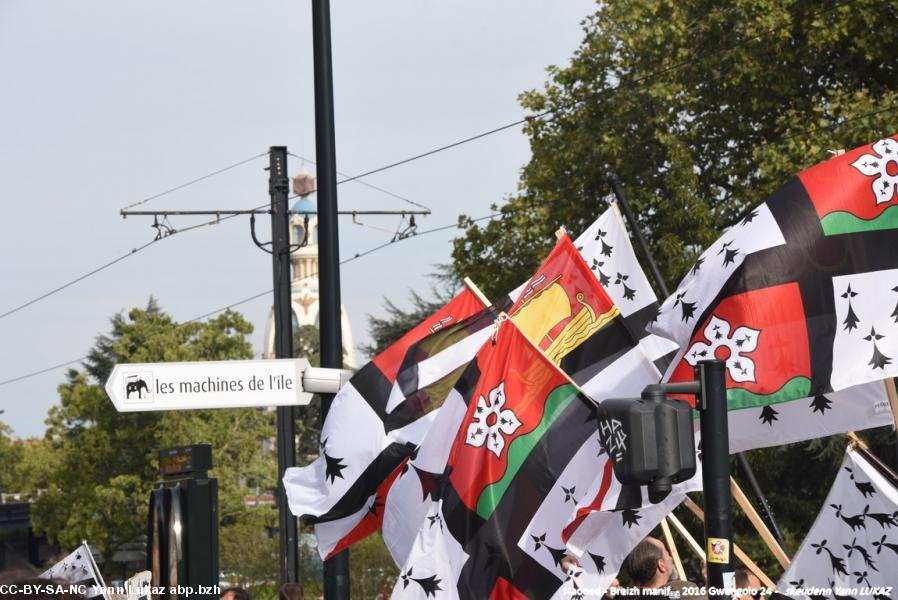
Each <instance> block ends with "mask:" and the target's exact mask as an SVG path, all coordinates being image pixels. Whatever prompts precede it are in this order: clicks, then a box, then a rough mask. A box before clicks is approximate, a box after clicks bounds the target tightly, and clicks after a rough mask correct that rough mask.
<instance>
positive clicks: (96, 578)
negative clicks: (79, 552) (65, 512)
mask: <svg viewBox="0 0 898 600" xmlns="http://www.w3.org/2000/svg"><path fill="white" fill-rule="evenodd" d="M81 546H82V547H83V548H84V552H85V554H87V559H88V560H89V561H90V567H91V569H92V570H93V573H92V574H91V575H92V576H93V578H94V582H95V583H97V584H98V585H99V586H100V590H101V593H102V594H103V598H104V600H109V592H107V591H106V582H105V581H103V574H102V573H100V568H99V567H98V566H97V561H95V560H94V555H93V553H92V552H91V551H90V546H89V545H88V544H87V540H81Z"/></svg>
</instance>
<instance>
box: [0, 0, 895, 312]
mask: <svg viewBox="0 0 898 600" xmlns="http://www.w3.org/2000/svg"><path fill="white" fill-rule="evenodd" d="M856 1H857V0H845V1H844V2H839V3H836V4H834V5H833V6H831V7H829V8H826V9H822V10H819V11H817V12H813V13H808V14H803V15H801V16H800V17H794V18H792V19H790V20H789V21H787V22H786V23H783V24H781V25H779V26H777V27H773V28H770V29H767V30H765V31H762V32H760V33H757V34H755V35H753V36H749V37H748V38H745V39H743V40H741V41H740V42H738V43H735V44H732V45H730V46H723V47H721V48H718V49H716V50H714V51H713V52H711V53H709V54H707V55H705V56H703V57H702V60H707V59H708V58H710V57H712V56H715V55H718V54H721V53H723V52H727V51H730V50H733V49H736V48H738V47H741V46H742V45H744V44H746V43H748V42H751V41H755V40H758V39H761V38H763V37H765V36H767V35H770V34H771V33H774V32H776V31H779V30H781V29H783V28H784V27H787V26H788V25H789V24H791V23H793V22H795V21H797V20H798V19H799V18H812V17H816V16H819V15H821V14H824V13H827V12H832V11H834V10H836V9H838V8H840V7H842V6H846V5H848V4H852V3H854V2H856ZM694 62H696V59H691V60H683V61H679V62H677V63H674V64H672V65H668V66H667V67H665V68H663V69H659V70H657V71H653V72H652V73H649V74H647V75H644V76H642V77H638V78H636V79H634V80H632V81H629V82H624V83H621V84H619V85H617V86H615V87H614V88H609V89H605V90H600V91H599V92H596V93H595V94H594V95H597V96H601V95H604V94H610V93H615V92H618V91H621V90H623V89H630V88H634V87H639V86H640V85H641V84H644V83H645V82H647V81H649V80H651V79H654V78H656V77H660V76H661V75H664V74H667V73H670V72H672V71H675V70H677V69H680V68H682V67H684V66H687V65H689V64H692V63H694ZM584 100H585V99H579V100H575V101H573V102H571V103H568V104H565V105H561V106H557V107H553V108H551V109H547V110H545V111H542V112H540V113H536V114H534V115H529V116H527V117H524V118H523V119H519V120H517V121H514V122H512V123H508V124H505V125H501V126H499V127H495V128H493V129H490V130H488V131H484V132H481V133H479V134H476V135H473V136H470V137H467V138H464V139H461V140H458V141H455V142H452V143H450V144H446V145H444V146H440V147H438V148H434V149H433V150H429V151H427V152H423V153H421V154H418V155H415V156H411V157H409V158H406V159H403V160H399V161H396V162H394V163H390V164H388V165H385V166H382V167H378V168H376V169H372V170H369V171H366V172H364V173H361V174H358V175H354V176H348V177H345V178H344V179H342V180H340V181H338V182H337V183H338V184H343V183H348V182H350V181H358V180H360V179H361V178H363V177H367V176H369V175H373V174H375V173H380V172H383V171H386V170H388V169H392V168H395V167H398V166H401V165H404V164H407V163H410V162H413V161H416V160H419V159H422V158H425V157H428V156H432V155H434V154H437V153H439V152H443V151H445V150H449V149H451V148H455V147H458V146H461V145H463V144H467V143H469V142H472V141H475V140H478V139H481V138H484V137H487V136H489V135H492V134H494V133H498V132H501V131H505V130H507V129H511V128H512V127H516V126H519V125H522V124H524V123H526V122H528V121H531V120H534V119H539V118H542V117H545V116H548V115H550V114H553V113H555V112H558V111H560V110H564V109H568V108H573V107H574V106H576V105H578V104H580V103H582V102H583V101H584ZM880 112H882V111H880ZM862 116H865V115H861V117H862ZM866 116H869V115H866ZM861 117H857V118H861ZM852 120H853V119H852ZM846 122H847V121H846ZM820 129H822V127H821V128H820ZM789 137H794V136H789ZM763 145H769V144H763ZM267 154H268V152H263V153H261V154H257V155H255V156H252V157H250V158H247V159H244V160H242V161H239V162H237V163H234V164H232V165H228V166H227V167H224V168H222V169H218V170H216V171H213V172H211V173H208V174H206V175H203V176H202V177H198V178H196V179H193V180H191V181H188V182H186V183H183V184H181V185H178V186H175V187H173V188H170V189H168V190H165V191H163V192H160V193H158V194H155V195H153V196H149V197H147V198H144V199H143V200H140V201H138V202H135V203H133V204H130V205H128V206H126V207H124V208H123V209H122V210H126V209H128V208H132V207H134V206H139V205H141V204H144V203H146V202H149V201H150V200H153V199H155V198H159V197H161V196H164V195H166V194H169V193H171V192H174V191H177V190H180V189H183V188H185V187H188V186H190V185H193V184H195V183H197V182H200V181H203V180H205V179H208V178H210V177H213V176H215V175H218V174H220V173H224V172H226V171H228V170H230V169H234V168H236V167H238V166H241V165H243V164H246V163H248V162H251V161H253V160H256V159H258V158H261V157H263V156H265V155H267ZM293 156H294V157H296V158H299V159H300V160H308V159H305V158H303V157H300V156H298V155H296V154H293ZM309 162H312V161H309ZM686 166H687V165H684V166H683V167H676V168H675V169H671V170H678V169H681V168H685V167H686ZM689 167H690V168H691V165H689ZM359 183H363V182H361V181H359ZM366 185H369V184H366ZM369 187H372V188H374V189H378V190H379V191H382V192H384V193H387V194H390V195H392V196H395V197H397V198H399V199H401V200H404V201H406V202H409V203H411V204H414V205H416V206H419V207H421V208H424V209H426V210H430V209H429V208H428V207H426V206H424V205H422V204H419V203H416V202H414V201H412V200H409V199H407V198H403V197H401V196H399V195H397V194H393V193H392V192H389V191H387V190H383V189H381V188H377V187H376V186H371V185H369ZM293 197H295V196H293ZM222 220H224V218H222V219H219V220H218V221H222ZM209 224H212V223H205V224H200V225H197V226H193V227H191V228H188V229H194V228H196V227H202V226H205V225H209ZM188 229H185V230H183V231H187V230H188ZM154 241H157V240H154ZM151 243H152V242H151ZM148 245H149V244H147V245H146V246H148ZM146 246H144V247H146ZM144 247H141V248H139V249H138V251H139V250H142V249H143V248H144ZM133 253H134V251H132V252H131V253H129V254H127V255H124V256H122V257H119V258H117V259H116V260H114V261H112V262H111V263H108V264H106V265H103V266H101V267H100V268H98V269H96V270H94V271H92V272H90V273H88V274H86V275H84V276H81V277H78V278H76V279H75V280H73V281H71V282H69V283H67V284H64V285H63V286H60V287H59V288H57V289H55V290H51V291H50V292H48V293H46V294H43V295H42V296H39V297H38V298H35V299H33V300H31V301H29V302H26V303H25V304H23V305H21V306H19V307H16V308H13V309H11V310H10V311H7V312H6V313H3V314H0V319H2V318H4V317H6V316H8V315H11V314H13V313H15V312H18V311H19V310H21V309H23V308H25V307H27V306H30V305H31V304H34V303H35V302H37V301H39V300H41V299H43V298H46V297H47V296H50V295H52V294H54V293H56V292H58V291H61V290H63V289H65V288H67V287H69V286H70V285H72V284H73V283H76V282H78V281H81V280H82V279H84V278H86V277H89V276H90V275H93V274H94V273H96V272H99V271H101V270H103V269H105V268H107V267H109V266H112V265H113V264H115V263H117V262H119V261H120V260H123V259H124V258H126V257H127V256H130V255H131V254H133Z"/></svg>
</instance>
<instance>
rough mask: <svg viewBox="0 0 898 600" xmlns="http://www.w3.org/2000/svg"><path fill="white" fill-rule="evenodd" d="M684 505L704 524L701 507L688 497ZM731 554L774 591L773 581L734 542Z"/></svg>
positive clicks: (703, 512) (703, 513) (703, 514)
mask: <svg viewBox="0 0 898 600" xmlns="http://www.w3.org/2000/svg"><path fill="white" fill-rule="evenodd" d="M684 504H685V505H686V508H688V509H689V510H691V511H692V514H694V515H695V516H696V517H698V518H699V520H700V521H701V522H702V523H704V522H705V511H703V510H702V509H701V507H699V505H698V504H696V503H695V502H693V500H692V498H690V497H689V496H686V500H685V502H684ZM733 554H735V555H736V558H738V559H739V561H740V562H741V563H742V564H743V565H745V566H746V567H748V570H749V571H751V572H752V573H754V574H755V576H756V577H757V578H758V579H760V580H761V583H763V584H764V585H766V586H767V587H769V588H770V589H776V584H775V583H773V580H772V579H770V578H769V577H767V574H766V573H764V571H762V570H761V567H759V566H758V565H757V564H755V561H753V560H752V559H751V558H749V557H748V555H747V554H746V553H745V552H743V550H742V548H740V547H739V546H737V545H736V542H733Z"/></svg>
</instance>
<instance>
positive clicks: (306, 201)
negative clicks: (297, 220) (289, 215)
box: [292, 196, 318, 218]
mask: <svg viewBox="0 0 898 600" xmlns="http://www.w3.org/2000/svg"><path fill="white" fill-rule="evenodd" d="M292 210H293V212H295V213H311V214H310V215H309V216H310V217H312V218H314V217H315V215H316V214H317V213H318V207H317V206H316V205H315V201H314V200H312V199H311V198H310V197H309V196H306V197H305V198H300V199H299V200H297V201H296V203H295V204H294V205H293V209H292ZM299 216H304V215H299Z"/></svg>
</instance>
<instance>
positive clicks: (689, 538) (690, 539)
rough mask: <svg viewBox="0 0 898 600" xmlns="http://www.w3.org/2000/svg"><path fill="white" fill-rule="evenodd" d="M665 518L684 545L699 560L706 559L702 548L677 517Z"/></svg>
mask: <svg viewBox="0 0 898 600" xmlns="http://www.w3.org/2000/svg"><path fill="white" fill-rule="evenodd" d="M667 518H668V519H670V522H671V523H673V526H674V527H675V528H676V530H677V533H679V534H680V535H681V536H683V539H684V540H686V545H687V546H689V547H690V548H691V549H692V551H693V552H695V555H696V556H697V557H698V559H699V560H701V561H704V560H705V559H706V558H707V557H706V556H705V553H704V551H703V550H702V547H701V546H699V543H698V542H696V541H695V538H694V537H692V535H691V534H690V533H689V530H687V529H686V527H685V526H684V525H683V524H682V523H681V522H680V520H679V519H678V518H677V516H676V515H675V514H673V513H670V514H669V515H667Z"/></svg>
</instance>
